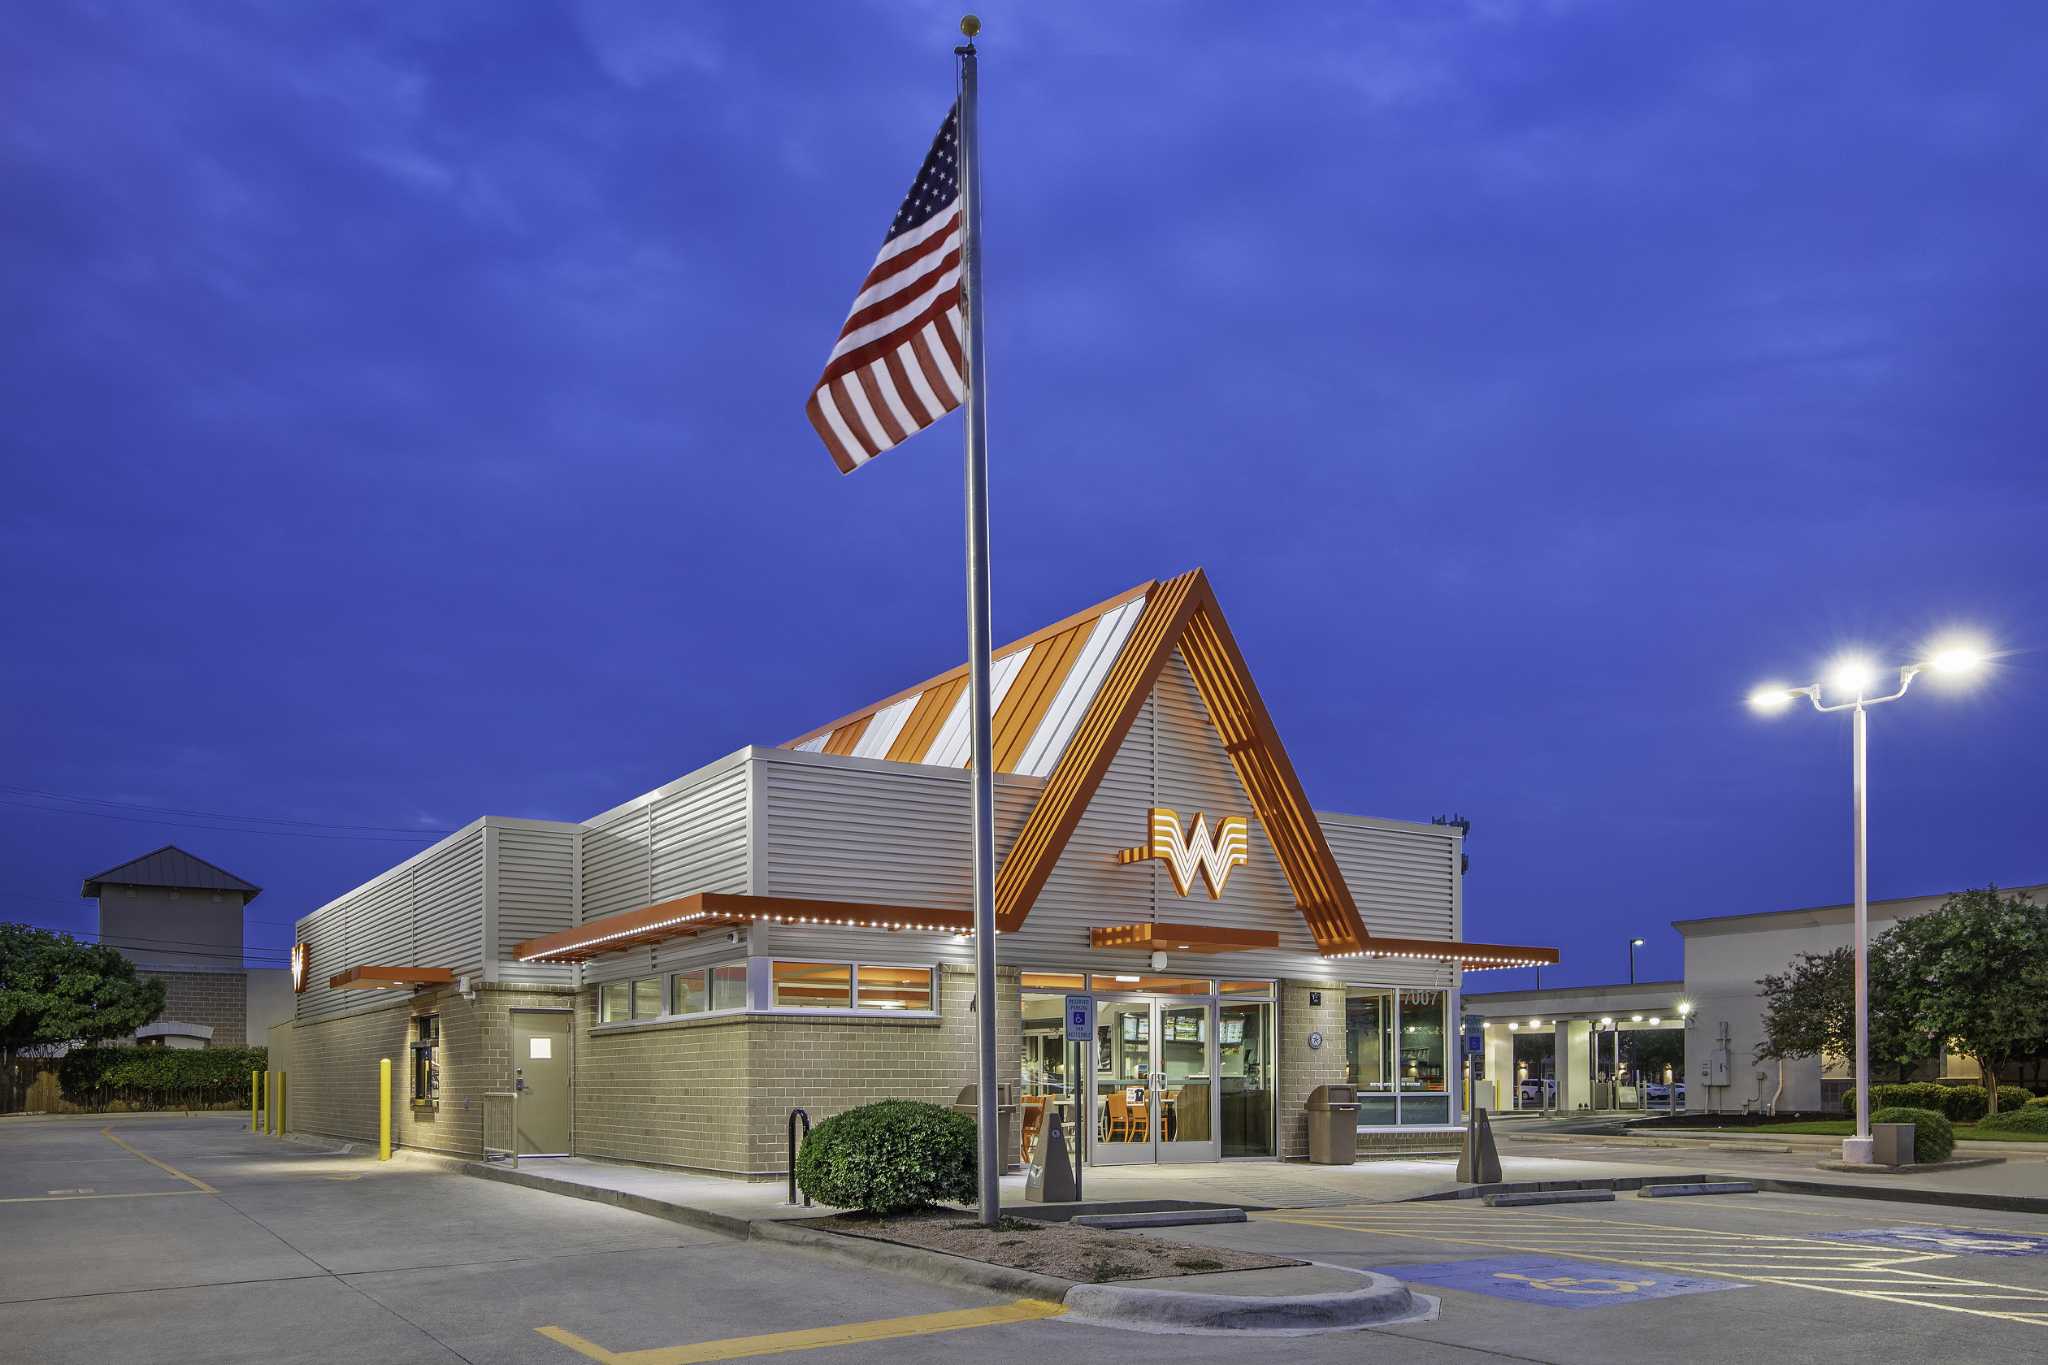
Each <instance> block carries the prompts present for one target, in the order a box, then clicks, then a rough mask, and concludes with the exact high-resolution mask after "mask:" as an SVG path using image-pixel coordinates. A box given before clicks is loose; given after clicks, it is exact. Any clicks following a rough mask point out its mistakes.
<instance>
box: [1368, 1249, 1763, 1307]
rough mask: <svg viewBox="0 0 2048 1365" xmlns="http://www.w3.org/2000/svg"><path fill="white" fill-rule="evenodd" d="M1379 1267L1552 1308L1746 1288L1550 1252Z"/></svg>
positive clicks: (1403, 1277) (1435, 1283) (1385, 1271)
mask: <svg viewBox="0 0 2048 1365" xmlns="http://www.w3.org/2000/svg"><path fill="white" fill-rule="evenodd" d="M1374 1269H1376V1270H1378V1271H1379V1273H1380V1274H1382V1275H1392V1276H1393V1277H1394V1278H1395V1279H1397V1280H1405V1281H1408V1282H1410V1283H1415V1284H1426V1285H1431V1286H1433V1287H1435V1288H1438V1289H1462V1290H1464V1291H1466V1292H1467V1293H1471V1294H1486V1295H1489V1296H1490V1297H1493V1298H1496V1299H1510V1300H1513V1301H1514V1302H1517V1303H1541V1304H1548V1305H1550V1306H1551V1307H1553V1308H1606V1307H1610V1306H1612V1305H1614V1304H1617V1303H1642V1302H1644V1301H1646V1300H1649V1299H1668V1298H1671V1297H1672V1296H1673V1295H1677V1294H1704V1293H1708V1292H1711V1291H1713V1290H1716V1289H1740V1288H1742V1287H1743V1286H1742V1285H1740V1284H1738V1283H1736V1282H1734V1281H1732V1280H1710V1279H1705V1278H1701V1277H1698V1276H1693V1275H1671V1274H1666V1273H1665V1272H1663V1271H1658V1270H1637V1269H1634V1268H1633V1267H1626V1266H1611V1265H1597V1264H1594V1263H1593V1262H1590V1261H1561V1260H1554V1259H1552V1258H1551V1257H1548V1256H1496V1257H1490V1258H1488V1259H1486V1260H1480V1261H1437V1262H1432V1263H1430V1264H1427V1265H1383V1266H1375V1267H1374Z"/></svg>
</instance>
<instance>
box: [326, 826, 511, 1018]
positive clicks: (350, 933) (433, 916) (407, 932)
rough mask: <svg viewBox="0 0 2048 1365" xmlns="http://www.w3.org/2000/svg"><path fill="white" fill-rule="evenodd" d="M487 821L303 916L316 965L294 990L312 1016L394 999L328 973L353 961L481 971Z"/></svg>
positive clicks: (329, 1015)
mask: <svg viewBox="0 0 2048 1365" xmlns="http://www.w3.org/2000/svg"><path fill="white" fill-rule="evenodd" d="M483 859H484V836H483V822H481V821H479V822H477V823H476V824H474V825H471V826H469V827H468V828H467V829H464V830H460V831H458V832H456V833H454V834H451V835H449V836H448V837H447V838H446V839H444V840H442V841H441V842H440V843H438V844H436V845H434V847H432V848H430V849H427V850H426V851H424V852H423V853H420V854H419V855H417V856H415V857H413V858H410V859H408V860H406V861H405V862H404V863H401V864H400V865H399V866H397V867H395V868H392V869H391V870H390V871H388V872H385V873H383V874H381V875H379V876H377V877H375V878H373V879H371V880H370V881H368V882H365V883H364V884H363V885H361V886H359V887H357V888H356V889H355V890H353V891H350V892H348V893H347V894H346V895H343V896H340V897H338V898H336V899H335V900H333V901H330V902H328V903H327V904H326V905H324V906H322V907H321V908H320V909H318V910H316V911H314V912H313V913H312V914H311V915H308V916H307V917H306V918H304V919H302V920H300V921H299V922H298V926H297V934H298V938H299V940H300V941H301V942H304V943H306V944H308V945H310V947H311V950H312V954H311V972H310V980H309V981H308V983H307V986H306V989H305V990H304V991H302V992H300V993H299V994H298V996H297V998H296V1009H297V1018H298V1019H300V1020H301V1021H306V1022H310V1021H312V1020H316V1019H327V1018H333V1017H335V1016H338V1015H343V1014H355V1013H360V1012H362V1011H363V1010H369V1009H379V1008H383V1007H386V1006H388V1005H389V1004H390V1003H391V1001H392V998H393V995H392V993H391V992H388V991H336V990H331V989H329V987H328V985H327V980H328V978H329V977H331V976H334V975H336V974H337V973H339V972H341V971H343V970H344V969H346V968H348V967H354V966H363V965H377V966H415V967H447V968H449V969H450V970H452V971H454V972H456V973H457V974H458V975H459V974H462V973H469V974H472V975H478V976H481V975H482V972H483V881H484V877H483Z"/></svg>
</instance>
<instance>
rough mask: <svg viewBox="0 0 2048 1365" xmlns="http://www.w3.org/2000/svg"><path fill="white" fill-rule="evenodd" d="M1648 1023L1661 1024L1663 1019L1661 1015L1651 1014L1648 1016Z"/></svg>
mask: <svg viewBox="0 0 2048 1365" xmlns="http://www.w3.org/2000/svg"><path fill="white" fill-rule="evenodd" d="M1650 1022H1651V1023H1653V1024H1661V1023H1663V1022H1664V1019H1663V1016H1662V1015H1656V1014H1653V1015H1651V1016H1650Z"/></svg>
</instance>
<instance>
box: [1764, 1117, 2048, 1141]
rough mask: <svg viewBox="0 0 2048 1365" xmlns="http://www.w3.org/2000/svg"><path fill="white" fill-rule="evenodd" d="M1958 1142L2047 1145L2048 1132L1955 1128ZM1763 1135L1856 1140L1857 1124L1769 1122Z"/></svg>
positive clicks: (1960, 1125) (1971, 1125)
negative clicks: (1785, 1134)
mask: <svg viewBox="0 0 2048 1365" xmlns="http://www.w3.org/2000/svg"><path fill="white" fill-rule="evenodd" d="M1955 1130H1956V1141H1957V1142H2048V1133H2030V1132H2026V1131H2025V1130H2021V1129H2013V1130H2007V1131H1998V1130H1995V1129H1990V1128H1985V1127H1983V1126H1982V1125H1980V1124H1975V1123H1958V1124H1957V1125H1955ZM1757 1131H1758V1132H1760V1133H1806V1134H1812V1135H1817V1136H1822V1137H1853V1136H1854V1135H1855V1133H1856V1124H1855V1123H1854V1121H1852V1120H1850V1119H1819V1120H1816V1121H1812V1122H1807V1123H1770V1124H1764V1125H1762V1126H1761V1127H1760V1128H1759V1129H1758V1130H1757Z"/></svg>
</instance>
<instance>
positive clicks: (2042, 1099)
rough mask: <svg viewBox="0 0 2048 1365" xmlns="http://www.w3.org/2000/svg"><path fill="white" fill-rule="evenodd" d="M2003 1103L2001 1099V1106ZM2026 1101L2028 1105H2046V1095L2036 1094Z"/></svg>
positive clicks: (2047, 1101)
mask: <svg viewBox="0 0 2048 1365" xmlns="http://www.w3.org/2000/svg"><path fill="white" fill-rule="evenodd" d="M2003 1103H2004V1102H2003V1101H2002V1100H2001V1101H2000V1104H2001V1106H2002V1105H2003ZM2027 1103H2028V1104H2030V1105H2040V1106H2043V1107H2048V1095H2036V1096H2034V1098H2032V1099H2030V1100H2028V1101H2027Z"/></svg>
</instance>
